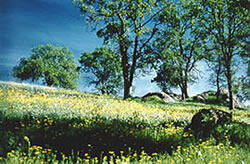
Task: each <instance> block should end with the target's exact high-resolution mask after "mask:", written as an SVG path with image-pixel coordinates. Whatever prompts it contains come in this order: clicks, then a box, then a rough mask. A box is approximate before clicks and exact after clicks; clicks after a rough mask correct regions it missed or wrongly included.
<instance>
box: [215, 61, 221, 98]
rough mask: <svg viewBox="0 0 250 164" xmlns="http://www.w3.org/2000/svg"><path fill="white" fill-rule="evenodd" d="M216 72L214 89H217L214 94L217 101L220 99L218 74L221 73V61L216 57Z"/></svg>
mask: <svg viewBox="0 0 250 164" xmlns="http://www.w3.org/2000/svg"><path fill="white" fill-rule="evenodd" d="M218 66H219V68H218V70H217V75H216V87H217V92H216V99H217V101H218V100H219V97H220V73H221V59H220V56H219V57H218Z"/></svg>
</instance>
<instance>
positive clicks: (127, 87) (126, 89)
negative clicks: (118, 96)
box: [120, 42, 131, 99]
mask: <svg viewBox="0 0 250 164" xmlns="http://www.w3.org/2000/svg"><path fill="white" fill-rule="evenodd" d="M120 52H121V56H122V73H123V81H124V82H123V83H124V88H123V89H124V93H123V98H124V99H127V98H129V97H130V86H131V83H130V78H129V63H128V55H127V48H126V46H125V45H124V44H123V43H122V42H121V43H120Z"/></svg>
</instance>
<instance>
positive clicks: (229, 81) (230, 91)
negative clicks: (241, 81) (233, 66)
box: [227, 70, 234, 109]
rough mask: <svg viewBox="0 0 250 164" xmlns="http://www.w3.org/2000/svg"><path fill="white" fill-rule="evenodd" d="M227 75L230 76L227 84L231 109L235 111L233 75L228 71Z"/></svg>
mask: <svg viewBox="0 0 250 164" xmlns="http://www.w3.org/2000/svg"><path fill="white" fill-rule="evenodd" d="M227 74H228V77H227V83H228V92H229V109H234V104H233V91H232V73H231V71H230V70H228V73H227Z"/></svg>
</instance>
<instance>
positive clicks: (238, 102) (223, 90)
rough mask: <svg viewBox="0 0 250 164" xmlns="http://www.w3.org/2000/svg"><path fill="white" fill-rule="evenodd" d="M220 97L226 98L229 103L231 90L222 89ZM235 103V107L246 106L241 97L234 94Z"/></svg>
mask: <svg viewBox="0 0 250 164" xmlns="http://www.w3.org/2000/svg"><path fill="white" fill-rule="evenodd" d="M220 98H224V99H225V100H226V102H227V103H229V101H230V99H229V91H228V89H226V88H222V89H221V91H220ZM233 104H234V107H235V108H243V107H244V106H243V105H242V104H241V102H240V100H239V98H238V97H237V96H235V95H233Z"/></svg>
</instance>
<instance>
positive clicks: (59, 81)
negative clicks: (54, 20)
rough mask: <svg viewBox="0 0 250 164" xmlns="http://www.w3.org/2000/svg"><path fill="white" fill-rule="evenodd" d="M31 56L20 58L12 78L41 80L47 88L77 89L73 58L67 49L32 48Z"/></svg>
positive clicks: (76, 75) (77, 76) (41, 46)
mask: <svg viewBox="0 0 250 164" xmlns="http://www.w3.org/2000/svg"><path fill="white" fill-rule="evenodd" d="M31 54H32V55H31V56H30V57H28V58H21V59H20V62H19V64H18V65H17V66H15V67H14V68H13V76H14V77H17V78H19V79H21V80H28V79H31V80H32V81H33V82H34V81H38V80H40V79H41V80H42V81H43V83H44V84H46V85H48V86H58V87H63V88H67V89H75V88H76V87H77V83H78V79H79V74H78V70H77V66H76V64H75V61H74V57H73V55H72V53H71V51H69V50H68V49H67V48H61V47H54V46H52V45H50V44H47V45H40V46H37V47H34V48H32V50H31Z"/></svg>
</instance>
